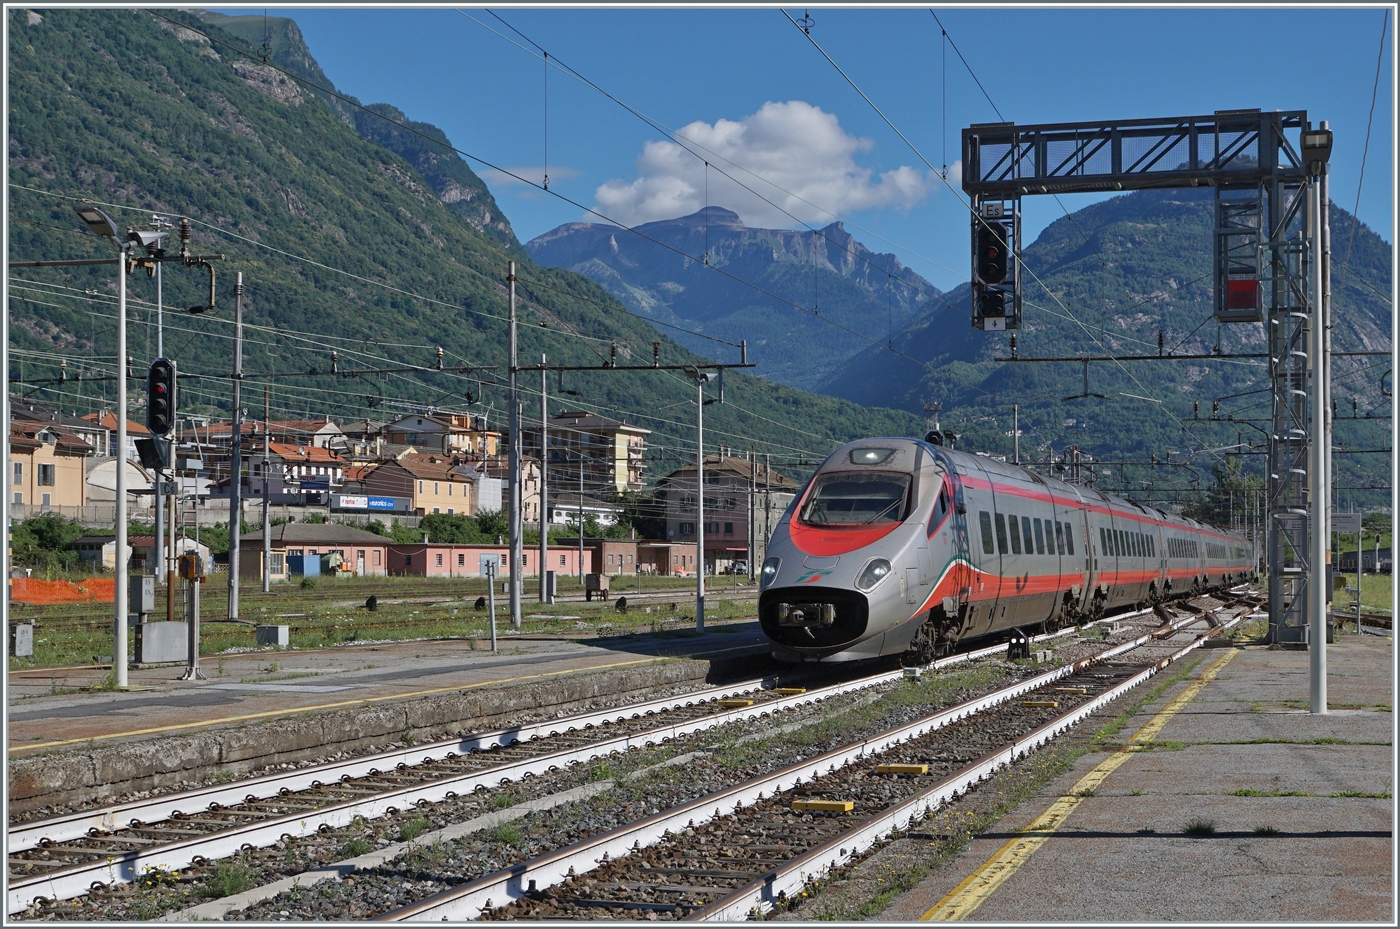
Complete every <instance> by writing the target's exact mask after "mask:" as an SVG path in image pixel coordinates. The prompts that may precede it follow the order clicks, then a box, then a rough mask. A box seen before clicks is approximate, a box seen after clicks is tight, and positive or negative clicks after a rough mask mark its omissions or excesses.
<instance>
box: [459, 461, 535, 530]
mask: <svg viewBox="0 0 1400 929" xmlns="http://www.w3.org/2000/svg"><path fill="white" fill-rule="evenodd" d="M461 467H462V468H463V469H467V470H478V469H482V468H484V469H485V473H486V475H487V476H488V477H493V478H495V479H497V480H499V481H500V482H501V502H502V506H501V509H502V510H503V511H504V510H506V509H508V508H509V504H510V500H509V493H510V491H509V489H508V488H509V486H510V483H509V482H510V459H509V458H507V457H501V456H498V457H495V458H486V459H483V460H481V461H464V462H461ZM481 509H483V510H487V509H490V507H486V506H482V507H481ZM472 513H473V514H475V513H476V510H475V509H473V510H472ZM539 519H540V463H539V460H538V459H535V458H530V457H528V456H527V457H525V458H523V459H521V462H520V521H521V522H522V523H530V524H533V525H538V524H539Z"/></svg>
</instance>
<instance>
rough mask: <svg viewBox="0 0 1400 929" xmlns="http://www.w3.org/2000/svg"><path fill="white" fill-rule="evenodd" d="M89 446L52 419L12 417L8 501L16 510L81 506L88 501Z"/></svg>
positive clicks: (31, 510)
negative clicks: (38, 419) (15, 418)
mask: <svg viewBox="0 0 1400 929" xmlns="http://www.w3.org/2000/svg"><path fill="white" fill-rule="evenodd" d="M92 451H93V449H92V446H91V445H89V444H88V443H86V442H84V441H83V440H82V439H80V438H78V436H77V435H75V434H74V433H72V432H69V431H68V430H67V429H65V428H63V427H62V426H58V425H55V424H53V423H41V422H32V421H30V420H23V419H20V420H13V421H11V423H10V474H9V479H10V501H11V503H13V504H15V505H16V506H19V507H24V509H23V510H19V511H18V512H26V513H29V514H33V513H37V512H42V510H43V509H44V508H47V507H53V508H58V507H80V506H83V505H85V504H86V503H87V468H86V462H85V460H84V459H86V458H87V456H88V455H90V454H91V453H92Z"/></svg>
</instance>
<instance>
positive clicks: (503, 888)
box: [377, 615, 1200, 922]
mask: <svg viewBox="0 0 1400 929" xmlns="http://www.w3.org/2000/svg"><path fill="white" fill-rule="evenodd" d="M1199 620H1200V617H1199V616H1195V615H1193V616H1188V617H1185V618H1182V619H1180V620H1178V621H1176V622H1173V623H1169V624H1168V625H1170V626H1171V628H1172V629H1173V630H1174V631H1176V630H1179V629H1181V628H1182V627H1185V626H1187V625H1190V624H1191V623H1195V622H1198V621H1199ZM1161 634H1162V633H1161V630H1160V629H1158V630H1153V631H1152V632H1149V633H1146V634H1144V635H1142V636H1139V637H1137V638H1136V639H1134V640H1133V641H1131V642H1127V643H1124V644H1122V645H1117V646H1114V647H1113V648H1110V649H1107V650H1105V651H1103V652H1101V653H1099V654H1097V655H1094V656H1092V657H1090V658H1084V659H1081V660H1079V661H1076V662H1073V663H1071V664H1067V665H1064V666H1062V667H1060V668H1056V669H1054V670H1052V671H1048V672H1046V673H1044V674H1040V675H1037V676H1036V677H1033V678H1029V679H1027V680H1025V681H1021V682H1018V683H1016V684H1012V685H1010V686H1008V687H1004V688H1001V689H1000V690H997V691H994V692H993V693H990V694H987V695H984V696H982V697H978V698H975V699H973V700H969V701H966V702H964V703H960V704H958V705H957V706H954V707H951V708H949V709H946V710H942V711H940V712H938V713H934V714H932V715H929V716H925V717H923V718H922V719H918V720H915V721H914V722H911V723H908V724H905V725H903V726H899V727H896V728H894V729H890V730H887V731H885V732H883V733H880V734H879V735H876V736H872V737H870V738H868V739H862V740H860V741H857V742H853V743H850V744H849V745H846V746H844V747H842V748H838V749H834V750H832V751H830V752H826V753H824V754H822V755H819V756H817V757H815V758H810V759H808V760H806V761H803V762H799V763H798V764H795V765H791V766H789V767H786V768H783V769H782V770H779V771H776V772H773V773H771V774H767V775H763V776H760V777H756V778H753V779H751V780H748V781H745V782H744V783H742V784H738V785H735V786H734V787H730V788H726V789H724V790H721V791H717V792H715V793H712V794H709V795H708V796H705V797H701V798H699V799H696V800H692V801H690V802H688V803H684V804H681V805H679V806H676V807H673V808H672V809H670V810H666V811H664V812H661V813H657V814H655V815H652V816H649V817H647V818H645V819H642V820H639V821H638V822H636V823H632V824H629V825H626V826H620V827H618V828H617V829H613V830H610V831H608V832H604V833H600V834H599V835H596V836H592V837H590V838H588V839H584V840H583V841H580V842H576V843H575V844H573V845H570V846H568V847H566V848H562V849H559V850H557V851H554V852H550V853H548V854H545V855H542V856H540V857H538V858H534V859H531V860H529V861H524V862H520V863H518V864H516V865H513V866H511V867H509V868H506V869H504V870H502V871H498V872H497V873H495V874H491V875H487V876H485V877H481V878H478V879H476V880H473V881H468V882H466V883H464V884H461V885H459V886H457V887H453V888H451V889H449V890H445V891H442V892H440V893H438V894H434V895H433V896H431V897H428V898H426V899H424V900H420V901H418V902H416V903H412V904H409V905H408V906H405V907H401V908H400V909H397V910H394V911H391V912H389V913H385V914H381V915H380V916H379V917H377V919H378V920H379V921H385V922H402V921H422V920H431V921H433V922H438V921H449V922H453V921H459V920H470V919H476V918H477V917H479V916H480V915H481V914H482V913H483V912H485V911H487V910H490V909H492V908H494V907H496V906H500V905H503V904H506V903H509V902H512V901H515V900H519V899H521V898H522V897H524V896H526V895H527V894H528V893H530V892H531V891H532V890H538V889H541V888H543V887H548V886H552V885H553V884H556V883H559V882H560V881H563V880H564V879H565V878H567V877H569V876H571V875H574V874H582V873H584V872H587V871H591V870H592V869H593V868H595V867H596V866H597V865H599V864H600V863H602V862H603V861H606V860H608V859H610V858H614V857H617V856H620V855H626V854H627V853H628V852H629V851H631V850H633V849H634V848H637V847H641V846H647V845H651V844H654V843H655V842H658V841H660V840H661V839H662V838H663V837H665V836H666V835H667V834H668V833H671V832H678V831H680V830H682V829H685V828H688V827H690V826H694V825H696V824H700V823H705V822H708V821H710V820H711V819H714V818H717V817H720V816H722V815H724V814H725V812H726V811H729V810H736V809H742V808H743V807H745V806H749V805H751V804H753V803H755V802H756V801H758V800H761V799H763V798H764V797H766V796H771V795H772V794H774V793H780V792H782V791H785V790H790V789H792V788H793V787H796V786H799V785H800V784H802V783H803V782H804V781H806V780H813V779H815V778H818V777H820V776H822V775H823V774H826V773H830V772H832V771H835V770H836V769H837V768H841V767H845V766H846V765H848V764H850V763H852V762H853V761H857V760H859V759H861V758H864V757H866V756H867V755H871V754H878V753H880V752H883V751H886V750H888V749H890V748H892V747H894V746H895V745H898V744H900V743H901V742H906V741H908V740H910V739H915V738H918V737H920V736H923V735H926V734H928V733H929V732H932V731H933V730H935V729H940V728H942V727H944V726H947V725H949V724H951V723H954V722H957V721H958V720H961V719H964V718H966V717H968V716H972V715H974V714H976V713H979V712H981V711H982V710H985V709H988V708H990V707H993V706H996V705H998V704H1001V703H1004V702H1006V701H1008V700H1011V699H1014V698H1015V697H1017V696H1020V695H1021V694H1024V693H1027V692H1028V691H1032V690H1036V689H1039V688H1041V687H1044V686H1045V685H1047V684H1050V683H1052V682H1054V681H1057V680H1059V679H1061V678H1064V677H1068V676H1070V675H1072V674H1075V673H1078V672H1079V671H1082V670H1084V669H1085V668H1087V667H1089V666H1090V665H1093V664H1096V663H1098V662H1101V661H1105V660H1108V659H1109V658H1112V657H1114V656H1116V655H1120V654H1123V653H1124V652H1126V651H1130V650H1132V649H1135V648H1138V647H1141V646H1143V645H1145V644H1147V643H1149V642H1151V641H1152V640H1153V639H1154V638H1155V637H1157V636H1159V635H1161ZM1000 648H1001V647H998V648H997V650H1000Z"/></svg>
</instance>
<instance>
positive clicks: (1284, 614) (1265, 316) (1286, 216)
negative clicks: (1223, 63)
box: [962, 110, 1331, 642]
mask: <svg viewBox="0 0 1400 929" xmlns="http://www.w3.org/2000/svg"><path fill="white" fill-rule="evenodd" d="M1323 126H1324V133H1323V134H1325V135H1326V137H1327V142H1326V148H1319V147H1318V145H1319V142H1318V133H1316V132H1314V131H1313V130H1312V129H1311V127H1310V126H1309V123H1308V117H1307V112H1306V111H1304V110H1290V111H1281V112H1274V113H1265V112H1261V111H1260V110H1222V111H1217V112H1216V113H1213V114H1211V115H1209V116H1183V117H1171V118H1165V119H1125V120H1105V121H1100V122H1079V123H1051V124H1041V125H1030V126H1017V125H1015V124H1014V123H982V124H977V125H973V126H971V127H969V128H967V129H964V130H963V131H962V158H963V181H962V185H963V190H964V191H966V192H967V193H968V194H969V196H970V197H971V201H972V203H971V206H972V209H971V226H972V228H971V240H972V254H973V261H972V322H973V325H974V326H976V327H978V328H980V329H995V330H1001V329H1016V328H1019V327H1020V321H1021V291H1022V266H1021V261H1020V256H1021V229H1020V222H1019V218H1020V214H1021V210H1020V201H1021V198H1022V197H1025V196H1029V195H1037V194H1052V193H1094V192H1107V191H1131V190H1145V189H1163V188H1181V187H1213V188H1214V190H1215V206H1216V223H1215V242H1214V253H1215V276H1214V286H1215V307H1216V309H1215V315H1216V318H1217V319H1218V320H1219V321H1221V322H1259V321H1261V320H1262V321H1265V322H1266V324H1267V329H1268V333H1267V335H1268V344H1269V356H1270V374H1271V377H1272V381H1273V428H1272V430H1271V434H1270V440H1269V474H1270V481H1269V533H1268V538H1269V544H1268V562H1269V577H1270V584H1269V614H1270V635H1271V638H1272V639H1273V640H1274V641H1295V642H1296V641H1306V640H1307V637H1308V625H1309V624H1308V619H1309V614H1310V612H1315V609H1314V610H1310V609H1309V603H1310V602H1314V601H1315V598H1316V596H1317V592H1318V589H1319V588H1314V586H1313V585H1312V583H1311V582H1312V580H1313V578H1314V569H1315V568H1316V569H1317V576H1318V578H1319V581H1318V583H1319V584H1325V573H1323V572H1324V569H1323V568H1322V562H1323V561H1324V560H1325V557H1319V556H1320V554H1321V552H1322V547H1321V546H1322V544H1323V543H1324V542H1325V539H1326V538H1327V536H1326V525H1325V520H1326V514H1327V511H1328V504H1329V501H1328V499H1327V497H1328V493H1327V488H1328V484H1327V483H1326V478H1327V476H1328V471H1329V468H1328V459H1329V457H1330V449H1329V448H1327V445H1328V444H1329V443H1328V442H1327V437H1328V436H1329V433H1328V430H1327V423H1326V422H1325V416H1326V412H1325V411H1326V400H1327V383H1326V373H1325V372H1326V370H1327V366H1326V360H1325V355H1326V349H1325V346H1324V343H1323V340H1322V339H1320V338H1319V339H1315V338H1313V336H1314V334H1315V333H1320V332H1324V331H1325V323H1324V319H1325V315H1324V314H1325V311H1326V299H1327V297H1326V286H1325V284H1324V283H1322V282H1325V281H1326V278H1327V267H1326V261H1327V256H1326V253H1325V251H1324V250H1323V248H1322V241H1323V237H1324V230H1325V224H1326V219H1325V218H1326V209H1327V207H1326V200H1325V196H1324V195H1321V194H1319V188H1322V189H1324V190H1325V168H1326V161H1327V155H1328V154H1329V152H1330V146H1331V141H1330V133H1326V132H1325V126H1326V124H1325V123H1324V124H1323ZM1007 220H1010V221H1009V222H1008V221H1007ZM998 223H999V224H1000V225H996V224H998ZM989 234H994V235H1003V234H1004V235H1007V236H1008V237H1009V245H1010V253H1011V259H1010V262H1009V264H1010V270H1009V271H1008V273H1007V274H1006V277H1005V279H1004V280H1000V281H995V280H985V279H984V277H983V276H981V275H979V270H981V269H983V268H984V267H985V264H984V263H983V262H982V261H981V258H980V256H979V248H980V247H985V244H986V242H987V241H988V236H989ZM1315 439H1320V440H1321V441H1320V442H1317V443H1315V442H1314V440H1315ZM1310 455H1311V458H1310ZM1319 472H1320V473H1319ZM1318 498H1320V499H1318ZM1310 595H1311V596H1310ZM1314 605H1315V603H1314ZM1324 607H1325V604H1324Z"/></svg>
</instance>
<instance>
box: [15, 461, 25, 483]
mask: <svg viewBox="0 0 1400 929" xmlns="http://www.w3.org/2000/svg"><path fill="white" fill-rule="evenodd" d="M14 483H15V484H16V485H19V484H23V483H24V462H22V461H16V462H15V478H14Z"/></svg>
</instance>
